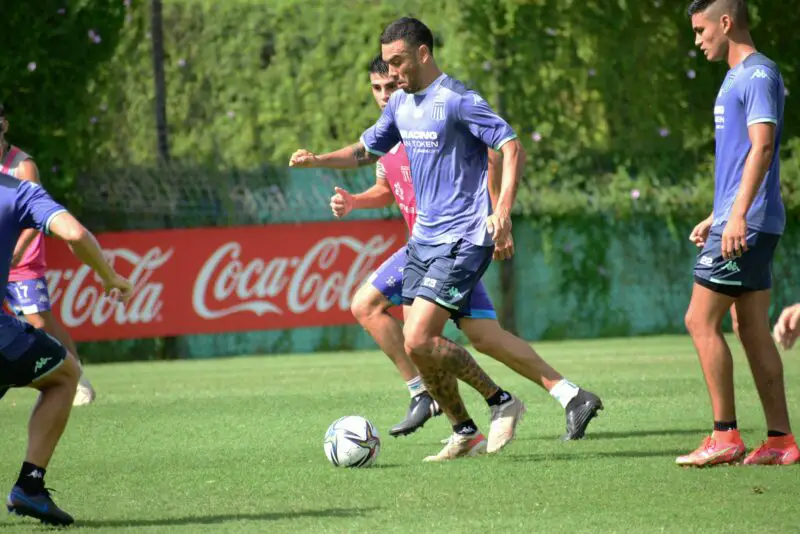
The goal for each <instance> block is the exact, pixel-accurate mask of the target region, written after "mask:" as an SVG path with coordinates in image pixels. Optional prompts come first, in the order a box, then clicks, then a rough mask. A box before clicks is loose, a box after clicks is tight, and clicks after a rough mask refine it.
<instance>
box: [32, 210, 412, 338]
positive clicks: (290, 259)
mask: <svg viewBox="0 0 800 534" xmlns="http://www.w3.org/2000/svg"><path fill="white" fill-rule="evenodd" d="M97 238H98V240H99V241H100V244H101V245H102V247H103V249H104V251H105V253H106V255H107V257H108V258H109V259H110V261H112V262H113V264H114V267H115V269H116V270H117V271H118V272H119V273H120V274H122V275H124V276H127V277H128V278H129V279H130V280H131V281H132V282H133V283H134V284H135V287H136V292H135V294H134V296H133V298H132V299H131V300H130V301H129V302H128V303H126V304H118V303H114V302H113V301H111V300H110V299H108V298H106V297H104V296H103V292H102V286H101V284H100V283H99V279H98V278H97V277H96V276H95V275H94V274H93V273H92V272H91V270H90V269H89V268H88V267H87V266H85V265H83V264H81V263H80V262H79V261H78V260H77V259H76V258H75V257H74V256H73V255H72V253H71V252H70V251H69V249H68V247H67V246H66V245H65V244H64V243H63V242H62V241H59V240H57V239H52V238H48V239H47V245H46V247H47V264H48V271H47V281H48V287H49V290H50V295H51V300H52V304H53V311H54V313H55V314H56V315H57V316H58V318H59V319H60V320H61V322H62V323H63V324H64V326H66V327H67V328H68V329H69V331H70V333H71V334H72V336H73V337H74V338H75V340H76V341H100V340H111V339H125V338H144V337H156V336H172V335H186V334H203V333H219V332H233V331H244V330H270V329H283V328H295V327H303V326H331V325H342V324H348V323H353V322H355V321H354V319H353V317H352V314H351V313H350V300H351V298H352V296H353V293H354V292H355V291H356V290H357V289H358V287H359V285H361V283H362V282H363V281H364V280H365V279H366V278H367V277H368V276H369V274H370V273H371V272H372V271H373V270H374V269H376V268H377V267H378V266H379V265H380V264H381V262H383V260H384V259H386V258H388V257H389V256H390V255H391V254H392V253H393V252H395V251H396V250H397V249H398V248H400V247H401V246H402V245H403V244H404V243H405V241H406V230H405V225H404V224H403V222H402V221H400V220H391V221H376V220H370V221H348V222H330V223H305V224H280V225H268V226H247V227H231V228H199V229H191V230H160V231H149V232H120V233H104V234H99V235H98V236H97Z"/></svg>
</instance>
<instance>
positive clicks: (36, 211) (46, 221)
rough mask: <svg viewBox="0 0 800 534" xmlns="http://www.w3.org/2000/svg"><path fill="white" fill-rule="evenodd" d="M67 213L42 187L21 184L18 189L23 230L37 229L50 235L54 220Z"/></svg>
mask: <svg viewBox="0 0 800 534" xmlns="http://www.w3.org/2000/svg"><path fill="white" fill-rule="evenodd" d="M66 211H67V210H66V209H65V208H64V206H62V205H61V204H59V203H58V202H56V201H55V200H53V199H52V198H51V197H50V195H49V194H47V191H45V190H44V188H43V187H41V186H40V185H38V184H35V183H33V182H20V184H19V187H18V188H17V216H18V218H19V223H20V226H21V227H22V228H35V229H37V230H40V231H42V232H45V233H48V234H49V233H50V223H51V222H52V221H53V218H54V217H55V216H56V215H58V214H59V213H64V212H66Z"/></svg>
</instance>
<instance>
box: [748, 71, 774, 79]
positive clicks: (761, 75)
mask: <svg viewBox="0 0 800 534" xmlns="http://www.w3.org/2000/svg"><path fill="white" fill-rule="evenodd" d="M753 78H762V79H764V78H769V76H767V73H766V72H764V70H763V69H756V71H755V72H754V73H753V75H752V76H750V79H751V80H752V79H753Z"/></svg>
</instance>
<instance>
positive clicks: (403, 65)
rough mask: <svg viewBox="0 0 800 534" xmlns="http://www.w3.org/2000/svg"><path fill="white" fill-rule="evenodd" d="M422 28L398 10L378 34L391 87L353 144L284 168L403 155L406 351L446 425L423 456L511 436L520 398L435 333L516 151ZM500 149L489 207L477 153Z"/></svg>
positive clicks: (491, 222) (451, 309)
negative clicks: (482, 421)
mask: <svg viewBox="0 0 800 534" xmlns="http://www.w3.org/2000/svg"><path fill="white" fill-rule="evenodd" d="M433 48H434V47H433V35H432V34H431V31H430V30H429V29H428V28H427V26H425V25H424V24H423V23H422V22H420V21H419V20H417V19H413V18H402V19H399V20H397V21H395V22H393V23H392V24H390V25H389V26H388V27H387V28H386V29H385V30H384V31H383V34H382V35H381V53H382V55H383V59H384V60H385V61H386V62H387V63H388V64H389V74H390V76H393V77H397V79H398V85H399V87H400V88H401V89H403V91H397V92H395V93H394V94H393V95H392V96H391V97H390V99H389V103H388V104H387V106H386V107H385V108H384V110H383V114H382V115H381V117H380V119H379V120H378V122H377V123H376V124H375V125H373V126H372V127H371V128H369V129H368V130H367V131H366V132H364V134H363V135H362V137H361V141H359V142H358V143H356V144H354V145H352V146H350V147H346V148H343V149H340V150H337V151H335V152H331V153H328V154H322V155H315V154H313V153H311V152H309V151H307V150H298V151H297V152H295V153H294V154H293V155H292V157H291V160H290V165H292V166H299V167H300V166H301V167H313V166H326V167H333V168H353V167H356V166H361V165H367V164H371V163H375V162H376V161H377V160H378V159H379V158H380V157H381V156H384V155H386V153H387V152H389V151H390V150H391V149H392V148H394V147H395V146H396V145H397V144H398V143H400V142H401V141H402V142H403V145H404V147H405V149H406V152H407V154H408V159H409V161H410V163H411V177H412V181H413V184H414V192H415V195H416V201H417V219H416V222H415V223H414V230H413V233H412V236H411V239H410V241H409V243H408V248H407V261H406V265H405V268H404V270H403V290H402V296H403V304H404V306H403V315H404V318H405V325H404V328H403V338H404V347H405V352H406V355H407V356H409V358H410V359H411V360H412V361H413V362H414V364H415V365H416V367H417V369H418V370H419V372H420V376H421V377H422V380H423V382H424V384H425V386H426V388H427V389H428V392H429V393H430V394H431V396H432V397H433V398H434V400H436V402H437V403H438V404H439V406H440V407H441V409H442V411H443V412H444V413H445V414H446V415H447V417H448V419H449V420H450V422H451V424H452V425H453V434H452V436H451V437H450V440H449V441H448V443H447V445H445V447H444V449H442V451H440V452H439V454H437V455H435V456H430V457H428V458H427V460H431V461H434V460H449V459H453V458H457V457H460V456H469V455H474V454H475V453H476V452H477V451H479V450H481V449H482V447H483V446H485V447H486V451H487V452H488V453H494V452H497V451H499V450H500V449H502V448H503V447H505V446H506V445H507V444H508V443H509V442H510V441H511V440H512V439H513V438H514V435H515V432H516V428H517V423H518V422H519V420H520V418H521V417H522V415H523V413H524V411H525V406H524V405H523V403H522V401H520V400H519V399H517V398H516V397H515V396H513V395H511V394H510V393H508V392H507V391H504V390H503V389H502V388H500V387H498V386H497V384H495V383H494V381H493V380H492V379H491V378H489V376H488V375H486V373H485V372H484V371H483V370H482V369H481V368H480V366H478V364H477V363H476V362H475V360H474V359H473V358H472V357H471V356H470V354H469V352H467V351H466V349H464V348H463V347H461V346H459V345H457V344H456V343H453V342H452V341H450V340H448V339H446V338H445V337H443V335H442V334H443V330H444V325H445V323H446V322H447V320H448V319H449V318H450V316H451V315H455V314H458V312H459V310H461V309H462V308H464V307H465V306H466V305H467V303H468V302H469V301H470V298H471V296H472V292H473V289H474V288H475V285H476V284H477V282H478V280H480V278H481V276H482V275H483V273H484V272H485V271H486V268H487V267H488V266H489V263H490V262H491V260H492V254H493V253H494V250H495V244H496V243H499V244H500V246H501V249H502V248H504V246H505V243H506V241H507V240H508V235H509V233H510V231H511V220H510V215H509V214H510V212H511V208H512V206H513V203H514V198H515V196H516V190H517V186H518V182H519V176H520V173H521V172H522V168H523V165H524V159H525V156H524V152H523V150H522V146H521V144H520V142H519V140H518V139H517V136H516V134H515V133H514V131H513V130H512V129H511V127H510V126H509V125H508V123H506V122H505V121H504V120H503V119H501V118H500V117H498V116H497V114H495V113H494V111H492V109H491V108H490V107H489V105H488V104H487V103H486V101H485V100H484V99H483V98H481V97H480V95H479V94H478V93H476V92H474V91H470V90H468V89H467V88H466V87H464V85H463V84H462V83H461V82H459V81H457V80H455V79H453V78H451V77H449V76H447V75H446V74H444V73H443V72H442V71H441V70H440V69H439V67H438V66H437V65H436V61H435V60H434V57H433V51H434V50H433ZM487 146H490V147H491V148H494V149H495V150H500V151H502V152H503V155H504V161H503V178H502V184H501V190H500V194H499V198H498V200H497V210H496V211H495V212H492V208H491V203H490V200H489V193H488V188H487V160H488V155H487V150H486V147H487ZM458 379H460V380H462V381H464V382H466V383H467V384H469V385H471V386H472V387H474V388H475V389H476V390H478V391H479V392H480V393H481V394H482V395H483V396H484V398H487V402H488V403H489V405H490V406H491V407H492V408H491V426H490V429H489V439H488V443H486V444H485V445H484V442H485V439H484V438H483V436H482V434H481V433H480V431H479V430H478V427H477V425H476V424H475V422H474V421H473V420H472V418H471V417H470V415H469V413H468V412H467V409H466V407H465V406H464V402H463V400H462V399H461V395H460V394H459V391H458Z"/></svg>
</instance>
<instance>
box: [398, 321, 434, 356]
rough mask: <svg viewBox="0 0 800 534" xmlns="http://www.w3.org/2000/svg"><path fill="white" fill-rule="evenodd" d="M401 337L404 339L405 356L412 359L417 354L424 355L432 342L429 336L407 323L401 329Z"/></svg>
mask: <svg viewBox="0 0 800 534" xmlns="http://www.w3.org/2000/svg"><path fill="white" fill-rule="evenodd" d="M403 337H404V339H405V349H406V355H408V356H409V357H410V358H412V359H414V357H415V356H418V355H419V354H424V353H425V352H426V350H427V349H428V347H429V346H430V345H431V342H432V339H431V338H430V336H428V335H427V333H426V332H425V331H424V330H423V329H421V328H415V327H414V326H413V325H409V324H408V323H406V325H405V327H404V328H403ZM415 361H416V360H415Z"/></svg>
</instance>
